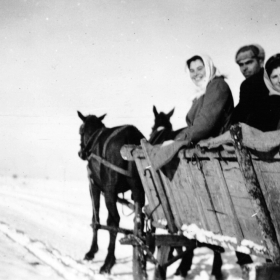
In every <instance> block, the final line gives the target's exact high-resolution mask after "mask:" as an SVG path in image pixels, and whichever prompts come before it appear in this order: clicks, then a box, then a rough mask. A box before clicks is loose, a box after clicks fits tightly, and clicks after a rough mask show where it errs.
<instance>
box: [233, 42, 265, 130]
mask: <svg viewBox="0 0 280 280" xmlns="http://www.w3.org/2000/svg"><path fill="white" fill-rule="evenodd" d="M264 57H265V54H264V50H263V48H262V47H260V46H259V45H249V46H244V47H242V48H240V49H239V50H238V51H237V53H236V57H235V59H236V62H237V64H238V65H239V67H240V71H241V73H242V74H243V75H244V77H245V78H246V80H245V81H244V82H243V83H242V84H241V86H240V96H239V103H238V104H237V106H236V107H235V108H234V111H233V114H232V117H231V123H232V124H235V123H238V122H243V123H246V124H248V125H250V126H252V127H255V128H257V129H260V130H262V131H266V123H265V121H264V120H263V119H262V118H261V117H260V116H261V112H262V106H263V104H264V102H265V100H266V98H267V97H268V93H269V91H268V89H267V87H266V85H265V83H264V79H263V75H264V68H263V62H264Z"/></svg>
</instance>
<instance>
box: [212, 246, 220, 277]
mask: <svg viewBox="0 0 280 280" xmlns="http://www.w3.org/2000/svg"><path fill="white" fill-rule="evenodd" d="M213 252H214V259H213V265H212V272H211V275H213V276H215V278H216V279H217V280H219V279H223V273H222V265H223V260H222V256H221V253H219V252H217V251H215V250H213Z"/></svg>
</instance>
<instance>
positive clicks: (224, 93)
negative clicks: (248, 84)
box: [175, 55, 234, 143]
mask: <svg viewBox="0 0 280 280" xmlns="http://www.w3.org/2000/svg"><path fill="white" fill-rule="evenodd" d="M186 64H187V69H188V72H189V75H190V78H191V80H192V82H193V83H194V85H195V88H196V89H195V98H194V99H193V104H192V107H191V109H190V110H189V112H188V114H187V117H186V121H187V125H188V126H187V127H186V128H185V129H183V130H182V131H181V132H180V133H179V134H178V135H177V137H176V138H175V140H188V142H189V143H197V142H198V141H200V140H202V139H205V138H208V137H215V136H217V135H220V134H221V133H223V132H225V131H226V130H227V129H228V127H229V123H230V116H231V113H232V111H233V108H234V104H233V98H232V94H231V90H230V88H229V86H228V84H227V83H226V82H225V81H224V78H223V76H222V75H221V74H220V73H219V71H218V69H217V68H216V67H215V66H214V64H213V61H212V60H211V58H210V57H208V56H206V55H195V56H193V57H191V58H190V59H188V60H187V62H186Z"/></svg>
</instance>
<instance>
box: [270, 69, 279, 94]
mask: <svg viewBox="0 0 280 280" xmlns="http://www.w3.org/2000/svg"><path fill="white" fill-rule="evenodd" d="M269 78H270V81H271V83H272V84H273V86H274V87H275V88H276V89H277V91H279V92H280V67H278V68H275V69H273V71H272V72H271V74H270V77H269Z"/></svg>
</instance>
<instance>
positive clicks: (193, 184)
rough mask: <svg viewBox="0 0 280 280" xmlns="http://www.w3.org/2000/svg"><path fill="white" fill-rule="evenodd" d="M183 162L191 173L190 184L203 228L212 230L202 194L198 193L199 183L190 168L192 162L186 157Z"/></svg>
mask: <svg viewBox="0 0 280 280" xmlns="http://www.w3.org/2000/svg"><path fill="white" fill-rule="evenodd" d="M181 163H182V165H183V167H184V169H185V170H187V172H188V174H189V175H190V176H189V177H188V180H189V183H190V186H191V187H192V190H193V193H194V200H195V202H196V206H197V210H198V213H199V217H200V223H201V225H202V227H203V229H205V230H210V226H209V224H208V221H207V218H206V214H205V212H204V208H203V204H202V201H201V199H200V196H199V194H198V184H197V182H196V180H195V178H194V176H193V174H192V171H191V168H190V163H188V162H187V161H186V160H185V159H182V160H181Z"/></svg>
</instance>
